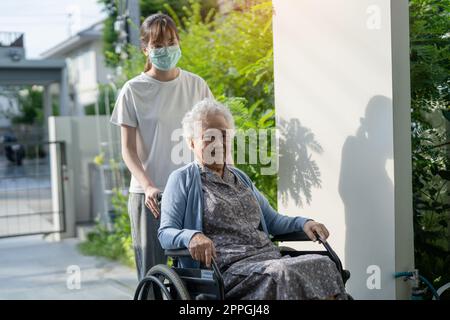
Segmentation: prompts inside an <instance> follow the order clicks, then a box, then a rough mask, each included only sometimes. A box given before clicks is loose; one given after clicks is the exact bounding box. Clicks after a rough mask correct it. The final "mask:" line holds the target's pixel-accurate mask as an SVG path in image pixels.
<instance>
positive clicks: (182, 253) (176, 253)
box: [164, 248, 191, 257]
mask: <svg viewBox="0 0 450 320" xmlns="http://www.w3.org/2000/svg"><path fill="white" fill-rule="evenodd" d="M164 254H165V255H166V256H170V257H187V256H189V257H190V256H191V253H190V252H189V250H188V249H186V248H183V249H169V250H164Z"/></svg>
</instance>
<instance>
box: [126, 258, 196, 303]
mask: <svg viewBox="0 0 450 320" xmlns="http://www.w3.org/2000/svg"><path fill="white" fill-rule="evenodd" d="M174 299H176V300H190V299H191V297H190V295H189V292H188V290H187V289H186V286H185V285H184V283H183V281H182V280H181V279H180V277H179V276H178V274H177V273H176V272H175V271H174V270H172V269H171V268H169V267H168V266H167V265H165V264H158V265H156V266H154V267H152V268H151V269H150V270H149V271H148V273H147V275H146V276H145V278H144V279H142V280H141V282H140V283H139V286H138V288H137V289H136V293H135V295H134V300H174Z"/></svg>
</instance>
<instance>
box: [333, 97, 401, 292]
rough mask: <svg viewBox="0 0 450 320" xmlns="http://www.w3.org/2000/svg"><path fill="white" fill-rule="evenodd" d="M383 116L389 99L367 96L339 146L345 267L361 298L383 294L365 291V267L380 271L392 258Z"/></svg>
mask: <svg viewBox="0 0 450 320" xmlns="http://www.w3.org/2000/svg"><path fill="white" fill-rule="evenodd" d="M387 119H392V102H391V99H389V98H387V97H385V96H380V95H378V96H374V97H372V98H371V99H370V101H369V103H368V104H367V107H366V112H365V117H364V118H361V123H360V126H359V128H358V130H357V131H356V134H355V135H354V136H349V137H347V138H346V141H345V143H344V146H343V150H342V161H341V171H340V177H339V194H340V196H341V198H342V201H343V203H344V207H345V224H346V241H345V265H346V266H345V267H346V268H347V269H349V270H350V271H351V273H352V277H351V278H350V280H349V284H350V285H351V287H352V289H356V288H357V292H367V294H368V296H367V297H360V298H369V297H370V298H377V296H378V297H380V298H381V297H382V294H383V293H382V290H371V292H370V293H369V291H367V290H368V288H367V284H366V282H367V279H368V277H369V275H370V274H368V270H367V268H368V266H370V265H377V266H379V267H380V271H381V275H383V274H386V273H384V272H386V271H389V270H390V269H389V266H391V264H392V261H394V260H393V259H394V252H393V250H394V242H393V241H394V238H393V234H394V233H393V229H394V223H393V222H394V221H393V216H392V212H393V210H394V209H393V206H394V186H393V182H392V181H391V179H390V177H389V176H388V172H387V171H386V161H387V160H388V159H391V158H392V156H393V155H392V152H393V150H392V145H391V144H389V143H387V142H386V141H389V138H390V137H392V134H393V132H392V131H393V128H392V124H391V122H390V121H388V120H387ZM380 230H385V231H386V234H383V232H380ZM384 252H386V254H380V253H384ZM380 284H381V289H385V288H386V286H392V285H394V280H393V279H390V278H389V277H385V278H383V277H381V283H380ZM384 297H386V296H384Z"/></svg>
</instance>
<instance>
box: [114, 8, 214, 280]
mask: <svg viewBox="0 0 450 320" xmlns="http://www.w3.org/2000/svg"><path fill="white" fill-rule="evenodd" d="M140 33H141V49H142V51H143V53H144V55H145V56H146V57H147V62H146V65H145V70H144V72H141V73H140V74H139V75H137V76H135V77H134V78H132V79H130V80H128V81H127V82H126V83H125V84H124V86H123V87H122V90H121V91H120V94H119V96H118V98H117V101H116V103H115V106H114V111H113V113H112V116H111V122H112V123H113V124H116V125H119V126H121V142H122V157H123V160H124V162H125V164H126V165H127V167H128V169H129V170H130V171H131V175H132V177H131V182H130V188H129V192H130V195H129V200H128V213H129V216H130V221H131V232H132V239H133V245H134V250H135V259H136V266H137V273H138V279H139V280H141V279H142V278H143V277H144V276H145V274H146V273H147V271H148V270H149V269H150V268H151V267H152V266H154V265H155V264H160V263H166V258H165V256H164V251H163V250H162V248H161V245H160V244H159V241H158V238H157V231H158V227H159V223H160V222H159V215H160V212H159V208H158V205H157V198H156V197H157V195H158V193H159V192H161V191H163V190H164V187H165V184H166V182H167V179H168V177H169V174H170V173H171V172H172V171H173V170H175V169H177V168H179V167H180V166H182V165H184V163H176V162H177V161H175V162H174V161H173V159H171V151H172V147H174V146H175V145H176V144H178V143H179V141H172V139H171V135H172V133H173V132H174V130H177V129H178V128H179V127H180V126H181V120H182V117H183V115H184V114H185V113H186V112H187V111H189V110H190V109H191V108H192V106H193V105H195V104H196V103H197V102H198V101H200V100H202V99H204V98H207V97H212V96H213V95H212V93H211V91H210V90H209V88H208V85H207V84H206V82H205V81H204V80H203V79H202V78H201V77H199V76H198V75H195V74H193V73H190V72H188V71H186V70H183V69H181V68H178V67H176V65H177V62H178V60H179V59H180V57H181V50H180V46H179V36H178V32H177V28H176V25H175V23H174V21H173V20H172V19H171V18H170V17H169V16H167V15H165V14H154V15H151V16H149V17H147V18H146V19H145V20H144V22H143V23H142V25H141V27H140ZM180 141H181V140H180Z"/></svg>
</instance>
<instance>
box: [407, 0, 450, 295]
mask: <svg viewBox="0 0 450 320" xmlns="http://www.w3.org/2000/svg"><path fill="white" fill-rule="evenodd" d="M449 10H450V1H449V0H410V34H411V39H410V41H411V50H410V53H411V58H410V61H411V97H412V101H411V107H412V113H411V120H412V169H413V207H414V247H415V264H416V268H418V269H419V272H420V273H421V274H422V275H424V276H425V277H426V278H428V279H430V280H431V281H432V282H433V284H434V285H435V286H437V287H439V286H441V285H443V284H445V283H447V282H449V281H450V228H449V218H450V204H449V199H450V198H449V197H450V191H449V180H450V162H449V154H448V148H449V144H450V142H449V141H448V133H447V129H446V126H448V127H449V128H450V123H449V121H450V107H449V105H450V103H449V102H450V89H449V84H450V79H449V73H448V70H449V67H450V39H449V38H448V30H450V19H449V14H448V12H449Z"/></svg>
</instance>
